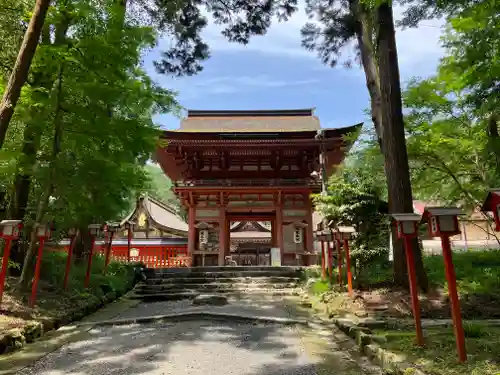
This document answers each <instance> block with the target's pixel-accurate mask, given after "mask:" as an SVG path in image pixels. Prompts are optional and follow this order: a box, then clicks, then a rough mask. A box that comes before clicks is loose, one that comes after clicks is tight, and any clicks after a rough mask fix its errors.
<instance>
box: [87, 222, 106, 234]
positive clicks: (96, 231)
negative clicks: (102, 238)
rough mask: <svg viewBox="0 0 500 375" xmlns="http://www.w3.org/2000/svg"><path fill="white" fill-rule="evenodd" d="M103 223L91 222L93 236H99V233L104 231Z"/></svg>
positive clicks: (90, 230)
mask: <svg viewBox="0 0 500 375" xmlns="http://www.w3.org/2000/svg"><path fill="white" fill-rule="evenodd" d="M102 229H103V228H102V225H101V224H90V225H89V232H90V235H91V236H94V237H97V236H98V235H99V234H101V231H102Z"/></svg>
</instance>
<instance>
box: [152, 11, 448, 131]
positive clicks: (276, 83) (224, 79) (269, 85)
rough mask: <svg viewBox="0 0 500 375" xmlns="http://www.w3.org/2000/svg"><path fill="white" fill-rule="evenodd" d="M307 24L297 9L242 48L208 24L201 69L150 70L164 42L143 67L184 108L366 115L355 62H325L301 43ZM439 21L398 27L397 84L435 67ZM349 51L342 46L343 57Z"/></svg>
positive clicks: (330, 121) (336, 120) (347, 117)
mask: <svg viewBox="0 0 500 375" xmlns="http://www.w3.org/2000/svg"><path fill="white" fill-rule="evenodd" d="M302 8H303V7H302ZM398 14H400V9H397V10H396V11H395V16H396V18H397V17H398ZM306 22H307V17H306V15H305V14H304V13H303V12H300V13H298V14H296V15H295V16H294V17H292V19H291V20H290V21H289V22H287V23H281V24H280V23H275V24H274V25H273V26H272V27H271V29H270V31H269V32H268V34H267V35H265V36H262V37H256V38H253V39H252V40H251V41H250V44H249V45H247V46H241V45H237V44H232V43H229V42H227V41H226V40H225V39H224V37H222V36H221V35H220V28H218V27H217V26H215V25H213V23H212V24H209V26H208V27H207V29H206V30H205V32H204V38H205V40H206V41H207V42H208V44H209V45H210V47H211V53H212V57H211V58H210V59H209V60H207V61H205V62H204V64H203V66H204V70H203V71H202V72H201V73H199V74H198V75H196V76H193V77H182V78H176V79H174V78H171V77H167V76H162V75H158V74H156V73H155V72H154V68H153V66H152V61H154V60H155V59H157V58H158V56H159V50H160V49H161V45H162V42H160V44H159V48H158V49H156V50H153V51H152V52H150V53H149V54H148V55H147V56H146V58H145V65H146V69H147V70H148V72H149V73H150V74H151V75H152V76H153V77H154V79H155V80H156V81H157V82H158V83H160V84H161V85H162V86H164V87H166V88H169V89H172V90H175V91H177V92H178V100H179V102H180V103H181V105H182V106H183V107H184V108H186V109H219V110H220V109H293V108H311V107H315V108H316V111H315V113H316V114H317V115H318V116H319V118H320V121H321V124H322V126H323V127H329V128H335V127H343V126H349V125H352V124H355V123H358V122H361V121H367V118H366V116H365V114H364V111H365V109H366V108H368V106H369V102H368V93H367V90H366V86H365V81H364V75H363V72H362V70H361V68H360V67H358V66H353V67H352V68H350V69H346V68H345V67H343V66H342V65H341V64H340V65H339V66H338V67H335V68H329V67H327V66H325V65H323V64H322V63H321V62H320V61H319V59H317V57H316V56H315V54H314V53H313V52H309V51H306V50H305V49H304V48H302V47H301V46H300V28H301V27H302V25H303V24H304V23H306ZM441 26H442V22H441V21H433V22H426V23H425V25H422V26H421V27H419V28H418V29H409V30H399V31H398V33H397V42H398V52H399V61H400V70H401V79H402V81H403V83H404V82H405V81H407V80H408V79H410V78H412V77H414V76H420V77H423V76H428V75H430V74H432V73H433V72H434V71H435V68H436V65H437V63H438V61H439V58H440V57H441V56H442V54H443V51H442V49H441V48H440V44H439V38H440V35H441ZM350 53H352V52H351V51H349V50H346V56H349V54H350ZM156 121H157V122H158V123H160V124H161V125H162V126H163V127H164V128H165V129H176V128H178V126H179V119H178V118H175V117H173V116H171V115H162V116H158V117H157V118H156Z"/></svg>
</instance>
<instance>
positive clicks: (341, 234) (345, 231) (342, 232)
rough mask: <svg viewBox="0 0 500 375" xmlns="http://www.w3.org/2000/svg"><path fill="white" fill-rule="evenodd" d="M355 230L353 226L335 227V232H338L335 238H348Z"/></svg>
mask: <svg viewBox="0 0 500 375" xmlns="http://www.w3.org/2000/svg"><path fill="white" fill-rule="evenodd" d="M355 232H356V229H355V228H354V227H345V226H340V227H337V233H338V236H337V239H339V240H350V239H351V238H352V236H353V234H354V233H355Z"/></svg>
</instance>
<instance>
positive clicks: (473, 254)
mask: <svg viewBox="0 0 500 375" xmlns="http://www.w3.org/2000/svg"><path fill="white" fill-rule="evenodd" d="M424 261H425V266H426V268H427V270H428V276H429V280H430V281H431V282H432V283H433V284H435V285H437V286H440V287H443V288H445V287H446V277H445V272H444V263H443V257H442V256H429V257H426V258H425V259H424ZM453 264H454V265H455V273H456V275H457V280H458V289H459V292H460V294H461V295H472V294H492V295H494V294H497V295H498V296H500V251H499V250H491V251H468V252H456V253H454V254H453Z"/></svg>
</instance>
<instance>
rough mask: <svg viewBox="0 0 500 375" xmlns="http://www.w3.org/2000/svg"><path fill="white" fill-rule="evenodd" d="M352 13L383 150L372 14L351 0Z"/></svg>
mask: <svg viewBox="0 0 500 375" xmlns="http://www.w3.org/2000/svg"><path fill="white" fill-rule="evenodd" d="M351 12H352V13H353V14H354V15H355V19H356V38H357V40H358V46H359V50H360V57H361V64H362V65H363V70H364V72H365V79H366V88H367V89H368V94H369V95H370V112H371V117H372V122H373V126H374V127H375V133H376V134H377V140H378V144H379V147H380V150H381V151H382V152H383V150H382V139H383V134H382V130H383V127H382V112H381V108H380V78H379V72H378V66H377V61H376V56H375V48H374V45H373V33H374V28H373V21H372V18H373V16H372V12H371V11H370V10H369V9H366V7H365V6H364V5H363V4H360V3H359V1H358V0H351Z"/></svg>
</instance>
